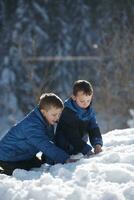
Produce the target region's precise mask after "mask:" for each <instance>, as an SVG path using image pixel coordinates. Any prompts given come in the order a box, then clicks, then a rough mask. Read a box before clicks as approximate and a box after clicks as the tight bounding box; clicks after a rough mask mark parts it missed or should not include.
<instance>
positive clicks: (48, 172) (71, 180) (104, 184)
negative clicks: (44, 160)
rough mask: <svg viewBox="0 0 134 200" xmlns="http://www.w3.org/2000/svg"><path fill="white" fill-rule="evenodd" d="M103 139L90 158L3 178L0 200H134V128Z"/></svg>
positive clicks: (19, 172)
mask: <svg viewBox="0 0 134 200" xmlns="http://www.w3.org/2000/svg"><path fill="white" fill-rule="evenodd" d="M103 138H104V147H103V152H102V153H100V154H99V155H97V156H94V157H91V158H90V159H86V158H81V159H80V160H79V161H77V162H76V163H70V164H65V165H61V164H57V165H55V166H52V167H51V168H49V166H46V165H43V166H42V167H41V168H40V169H33V170H31V171H29V172H28V171H25V170H18V169H17V170H15V171H14V174H13V176H12V177H8V176H6V175H0V200H64V199H65V200H134V129H124V130H114V131H111V132H109V133H107V134H105V135H104V136H103Z"/></svg>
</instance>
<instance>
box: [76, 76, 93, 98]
mask: <svg viewBox="0 0 134 200" xmlns="http://www.w3.org/2000/svg"><path fill="white" fill-rule="evenodd" d="M80 91H82V92H83V93H85V94H87V95H92V94H93V87H92V85H91V83H90V82H88V81H86V80H78V81H75V82H74V85H73V95H74V96H76V95H77V93H78V92H80Z"/></svg>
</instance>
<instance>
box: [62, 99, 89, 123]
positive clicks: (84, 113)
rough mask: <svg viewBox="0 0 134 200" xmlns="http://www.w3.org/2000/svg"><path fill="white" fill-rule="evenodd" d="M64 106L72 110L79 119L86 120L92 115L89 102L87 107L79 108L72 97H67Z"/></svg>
mask: <svg viewBox="0 0 134 200" xmlns="http://www.w3.org/2000/svg"><path fill="white" fill-rule="evenodd" d="M64 106H65V107H67V108H70V109H71V110H73V111H74V112H75V113H76V115H77V116H78V117H79V119H82V120H88V119H89V117H91V115H92V108H91V103H90V105H89V106H88V108H87V109H83V108H80V107H79V106H78V105H77V103H76V102H75V101H74V100H73V99H72V98H69V99H67V100H66V101H65V103H64Z"/></svg>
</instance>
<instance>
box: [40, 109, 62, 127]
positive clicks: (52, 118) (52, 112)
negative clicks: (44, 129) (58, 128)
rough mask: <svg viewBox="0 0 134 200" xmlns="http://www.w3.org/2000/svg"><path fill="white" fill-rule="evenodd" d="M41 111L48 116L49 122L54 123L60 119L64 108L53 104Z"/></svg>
mask: <svg viewBox="0 0 134 200" xmlns="http://www.w3.org/2000/svg"><path fill="white" fill-rule="evenodd" d="M41 112H42V114H43V116H44V117H45V118H46V120H47V122H48V123H49V124H51V125H53V124H54V123H56V122H57V121H58V120H59V118H60V115H61V112H62V109H61V108H56V107H53V106H51V107H50V109H49V110H45V109H42V110H41Z"/></svg>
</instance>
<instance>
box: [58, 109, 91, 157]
mask: <svg viewBox="0 0 134 200" xmlns="http://www.w3.org/2000/svg"><path fill="white" fill-rule="evenodd" d="M58 132H59V133H62V134H64V136H65V138H66V139H67V140H68V142H69V143H70V144H71V145H72V146H73V148H74V149H75V151H76V152H81V153H83V154H86V153H87V152H88V151H89V150H91V147H90V146H89V145H88V144H87V143H86V142H85V141H83V140H82V136H81V134H80V130H79V118H77V117H76V116H75V113H74V112H73V111H71V110H70V109H65V110H64V111H63V113H62V116H61V118H60V121H59V124H58V126H57V130H56V134H58Z"/></svg>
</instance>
